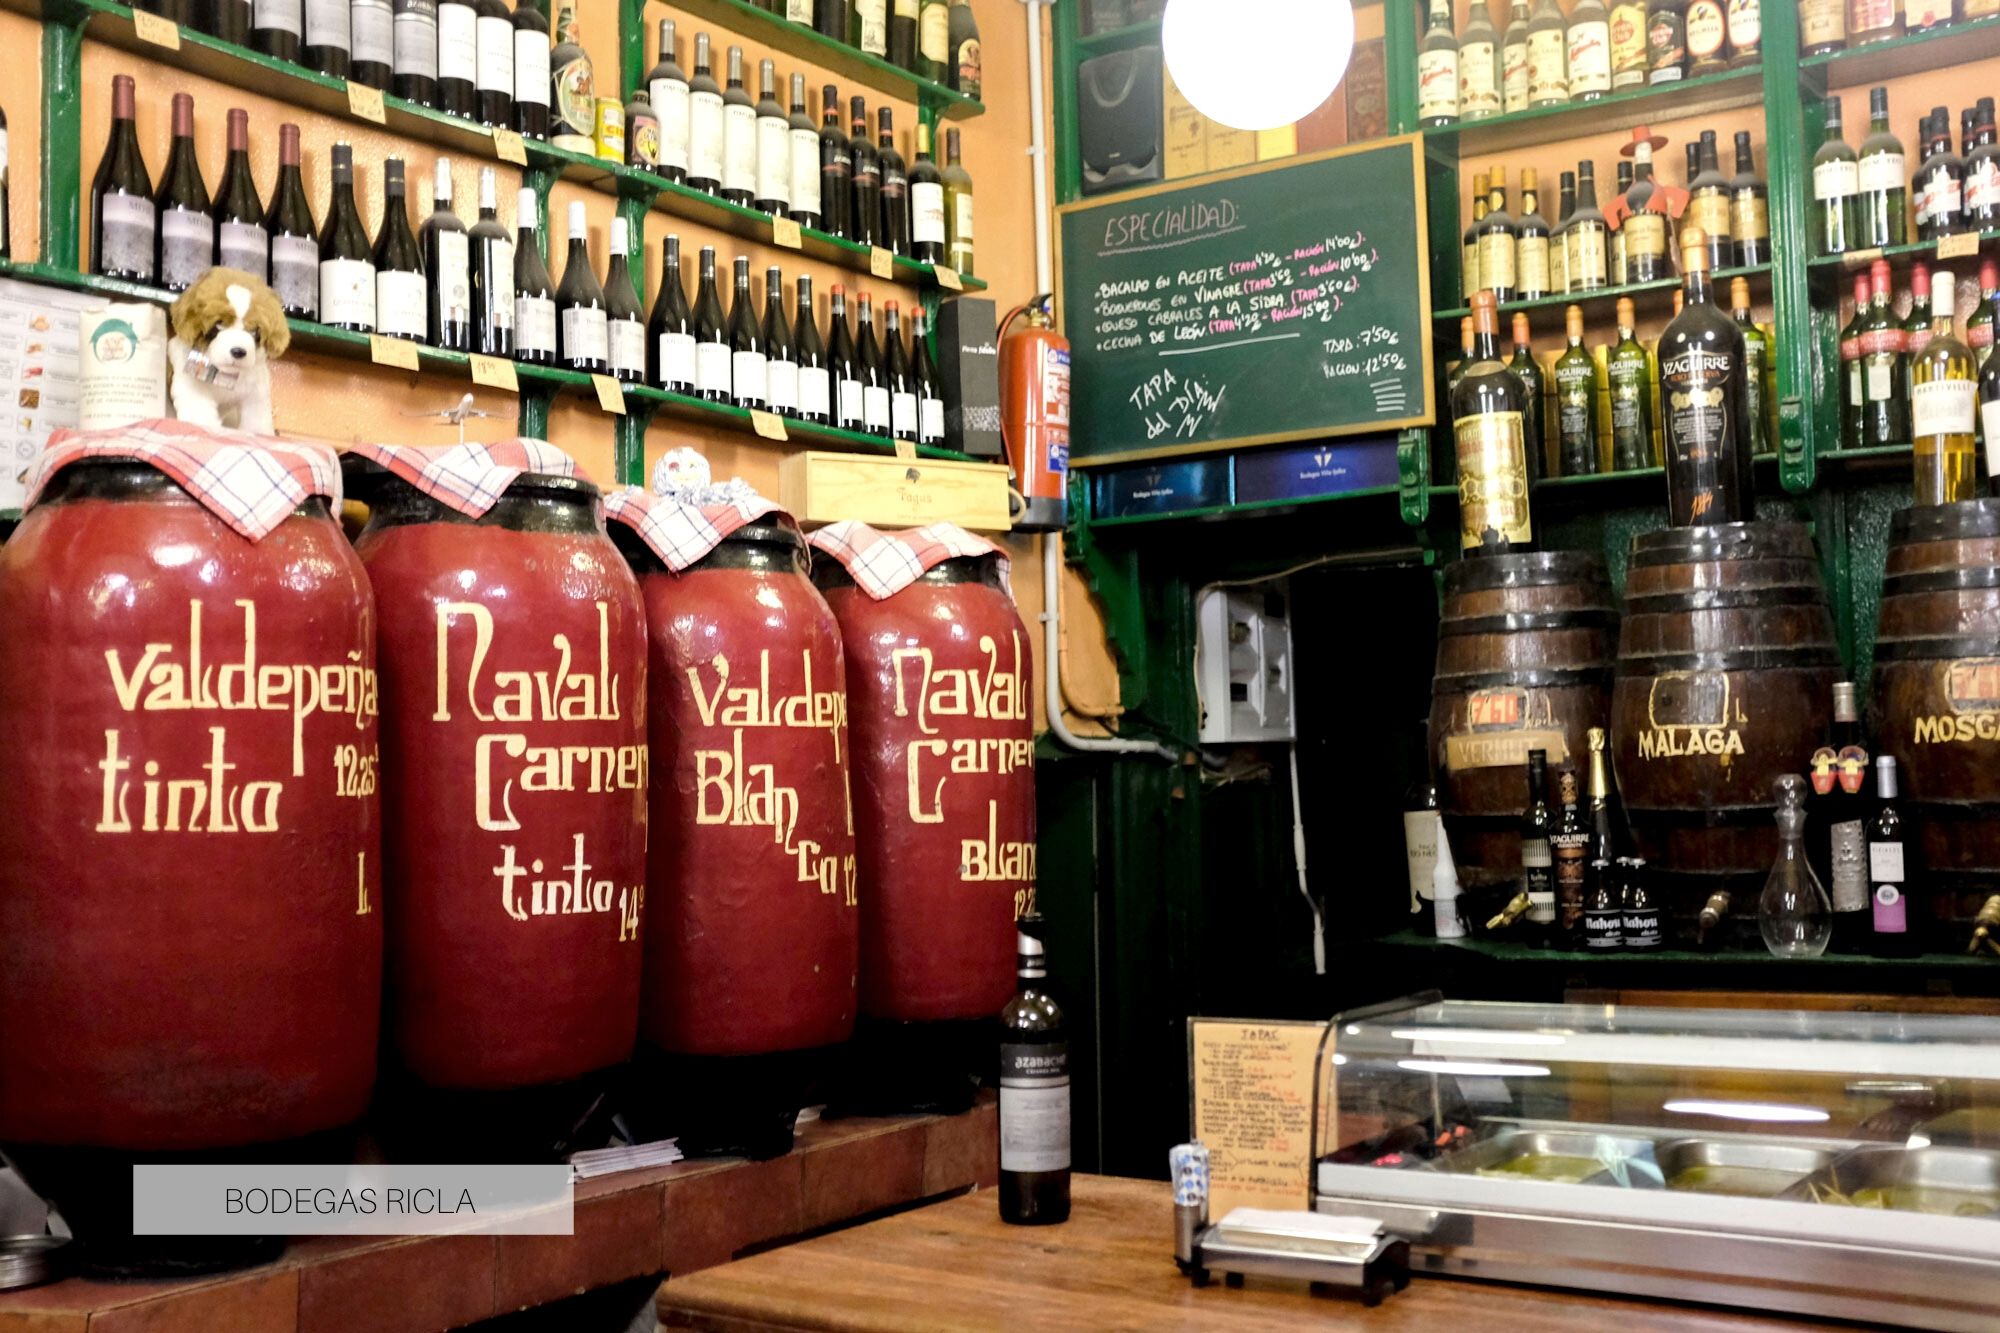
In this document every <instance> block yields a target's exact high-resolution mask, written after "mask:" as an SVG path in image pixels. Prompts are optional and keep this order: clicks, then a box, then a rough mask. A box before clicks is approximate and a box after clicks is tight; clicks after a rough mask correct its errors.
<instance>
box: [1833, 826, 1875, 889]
mask: <svg viewBox="0 0 2000 1333" xmlns="http://www.w3.org/2000/svg"><path fill="white" fill-rule="evenodd" d="M1828 835H1829V843H1830V845H1831V855H1832V878H1833V883H1832V884H1831V885H1829V886H1828V887H1829V888H1830V889H1831V890H1832V892H1833V910H1834V911H1836V912H1859V911H1862V910H1864V909H1865V908H1866V907H1867V906H1868V838H1867V836H1866V834H1865V833H1864V832H1863V831H1862V824H1861V821H1860V820H1858V819H1848V820H1842V821H1841V822H1840V823H1838V824H1835V825H1834V826H1833V827H1832V828H1831V829H1830V830H1828Z"/></svg>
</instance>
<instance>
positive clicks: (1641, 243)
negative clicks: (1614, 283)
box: [1618, 138, 1674, 282]
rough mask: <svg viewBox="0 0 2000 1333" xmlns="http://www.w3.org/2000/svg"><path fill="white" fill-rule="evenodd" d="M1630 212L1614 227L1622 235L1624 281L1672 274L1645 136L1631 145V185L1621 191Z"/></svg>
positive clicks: (1664, 220) (1665, 226)
mask: <svg viewBox="0 0 2000 1333" xmlns="http://www.w3.org/2000/svg"><path fill="white" fill-rule="evenodd" d="M1625 203H1626V205H1627V207H1629V208H1630V209H1631V210H1632V211H1631V212H1630V213H1629V214H1628V215H1627V216H1626V218H1625V221H1624V222H1622V223H1620V224H1619V227H1618V230H1619V232H1620V233H1622V234H1623V235H1624V237H1625V280H1626V281H1627V282H1659V281H1661V280H1662V279H1664V278H1671V277H1673V276H1674V263H1673V259H1672V257H1671V255H1670V254H1669V252H1668V248H1667V237H1668V232H1669V230H1670V227H1669V223H1668V220H1667V214H1666V210H1665V207H1664V201H1663V197H1662V195H1661V193H1660V190H1659V188H1658V186H1656V185H1655V184H1654V182H1653V145H1652V144H1651V142H1649V141H1648V140H1647V139H1645V138H1639V139H1635V140H1634V141H1633V144H1632V184H1631V187H1630V188H1629V189H1627V190H1626V191H1625Z"/></svg>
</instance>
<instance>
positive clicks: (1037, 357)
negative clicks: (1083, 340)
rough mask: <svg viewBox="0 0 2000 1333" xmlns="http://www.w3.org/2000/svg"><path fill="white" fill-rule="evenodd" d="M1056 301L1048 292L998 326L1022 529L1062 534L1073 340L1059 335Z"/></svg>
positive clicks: (1004, 422) (1005, 424)
mask: <svg viewBox="0 0 2000 1333" xmlns="http://www.w3.org/2000/svg"><path fill="white" fill-rule="evenodd" d="M1055 299H1056V298H1055V294H1054V293H1053V292H1044V293H1042V294H1041V295H1039V296H1035V297H1033V298H1031V299H1030V300H1029V301H1028V303H1027V304H1026V305H1022V306H1016V307H1015V308H1014V309H1012V310H1010V311H1008V312H1007V317H1006V318H1005V319H1003V320H1001V321H1000V440H1001V443H1002V444H1003V445H1005V446H1006V449H1007V462H1008V464H1009V465H1010V466H1011V467H1012V468H1013V469H1014V484H1015V485H1016V486H1017V487H1018V488H1019V489H1020V492H1021V496H1022V498H1023V499H1024V500H1025V501H1026V502H1027V505H1026V511H1025V512H1024V513H1023V514H1022V515H1021V516H1020V517H1019V518H1018V519H1017V520H1016V522H1015V524H1014V527H1015V529H1016V530H1017V531H1018V530H1025V531H1031V532H1034V531H1049V530H1052V529H1055V528H1060V527H1061V526H1062V525H1063V520H1064V519H1065V518H1066V517H1067V514H1068V508H1069V500H1068V490H1069V339H1067V338H1065V337H1063V336H1062V335H1061V334H1060V333H1057V332H1056V330H1055ZM1022 316H1026V318H1025V320H1024V321H1023V323H1022V324H1021V326H1020V327H1019V328H1016V329H1013V330H1012V332H1009V328H1010V326H1012V325H1013V323H1014V321H1015V320H1016V319H1017V318H1020V317H1022Z"/></svg>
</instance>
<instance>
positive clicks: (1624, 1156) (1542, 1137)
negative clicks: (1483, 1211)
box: [1431, 1125, 1662, 1189]
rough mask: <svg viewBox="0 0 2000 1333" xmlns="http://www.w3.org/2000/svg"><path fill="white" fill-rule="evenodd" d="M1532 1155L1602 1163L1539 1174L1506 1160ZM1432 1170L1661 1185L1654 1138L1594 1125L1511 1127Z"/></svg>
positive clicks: (1574, 1181)
mask: <svg viewBox="0 0 2000 1333" xmlns="http://www.w3.org/2000/svg"><path fill="white" fill-rule="evenodd" d="M1530 1156H1541V1157H1548V1158H1575V1159H1579V1160H1585V1161H1595V1162H1596V1163H1598V1167H1597V1169H1596V1170H1591V1171H1582V1172H1581V1173H1579V1174H1574V1175H1547V1176H1542V1175H1535V1174H1533V1173H1531V1172H1527V1171H1522V1172H1519V1173H1515V1172H1512V1171H1509V1170H1508V1169H1507V1167H1508V1164H1509V1163H1512V1162H1518V1161H1520V1160H1522V1159H1523V1158H1526V1157H1530ZM1431 1166H1432V1168H1433V1169H1435V1170H1438V1171H1447V1172H1452V1173H1455V1174H1473V1175H1479V1174H1484V1175H1499V1176H1508V1177H1513V1178H1518V1179H1520V1180H1523V1181H1543V1182H1551V1181H1553V1182H1558V1183H1563V1184H1582V1185H1613V1186H1627V1187H1632V1188H1639V1189H1658V1188H1660V1186H1661V1183H1662V1182H1661V1177H1660V1167H1659V1163H1658V1162H1657V1161H1656V1160H1655V1159H1654V1142H1653V1140H1652V1139H1650V1138H1643V1137H1639V1136H1636V1135H1633V1134H1632V1133H1631V1132H1630V1131H1620V1132H1618V1133H1600V1132H1597V1131H1595V1130H1591V1129H1577V1128H1570V1127H1565V1128H1562V1129H1530V1128H1526V1127H1521V1126H1512V1125H1510V1126H1507V1127H1505V1128H1502V1129H1501V1130H1499V1131H1498V1132H1497V1133H1495V1134H1493V1135H1491V1136H1490V1137H1488V1138H1484V1139H1481V1140H1479V1141H1478V1142H1476V1143H1473V1144H1470V1145H1468V1146H1466V1147H1464V1148H1461V1149H1459V1150H1458V1151H1456V1152H1453V1153H1450V1154H1447V1155H1446V1156H1444V1157H1441V1158H1439V1159H1438V1160H1437V1161H1436V1162H1434V1163H1431Z"/></svg>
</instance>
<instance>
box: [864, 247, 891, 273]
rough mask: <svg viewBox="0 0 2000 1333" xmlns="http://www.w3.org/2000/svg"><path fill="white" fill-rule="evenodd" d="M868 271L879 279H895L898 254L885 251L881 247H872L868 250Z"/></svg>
mask: <svg viewBox="0 0 2000 1333" xmlns="http://www.w3.org/2000/svg"><path fill="white" fill-rule="evenodd" d="M868 271H869V272H870V273H873V274H874V275H875V276H876V277H878V278H893V277H895V276H896V252H895V251H893V250H884V249H883V248H882V247H881V246H879V245H875V246H870V247H869V249H868Z"/></svg>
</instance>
